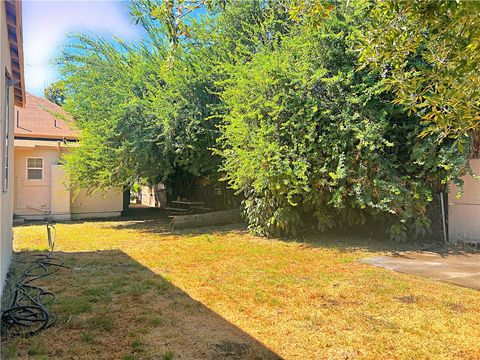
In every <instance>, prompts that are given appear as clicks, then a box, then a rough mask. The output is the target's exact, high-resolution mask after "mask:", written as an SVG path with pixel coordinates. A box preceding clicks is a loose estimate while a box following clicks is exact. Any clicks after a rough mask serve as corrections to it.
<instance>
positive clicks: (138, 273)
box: [2, 250, 280, 359]
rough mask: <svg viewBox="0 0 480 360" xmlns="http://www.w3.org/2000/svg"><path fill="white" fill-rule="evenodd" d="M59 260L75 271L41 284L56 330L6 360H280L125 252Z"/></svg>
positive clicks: (18, 345) (17, 345) (14, 345)
mask: <svg viewBox="0 0 480 360" xmlns="http://www.w3.org/2000/svg"><path fill="white" fill-rule="evenodd" d="M28 254H29V253H28V252H23V253H17V254H16V256H15V258H16V260H18V259H19V258H21V257H23V256H26V255H28ZM56 255H57V256H59V257H61V258H62V259H63V260H64V261H65V263H66V264H68V265H70V266H71V267H72V269H70V270H62V271H60V272H58V273H57V274H55V275H53V276H52V277H50V278H45V279H44V280H43V283H39V285H41V286H42V287H43V288H45V289H46V290H50V291H53V292H54V293H56V294H57V302H56V303H55V305H54V307H53V312H54V313H55V314H57V315H58V321H57V323H56V324H55V325H54V326H53V327H52V328H50V329H48V330H45V331H44V332H42V333H40V334H38V335H37V336H34V337H31V338H27V339H5V340H6V341H5V342H4V343H3V344H2V359H3V358H35V359H37V358H45V359H47V358H48V359H50V358H61V359H67V358H71V359H73V358H75V359H106V358H108V359H152V358H154V359H170V358H173V359H175V358H183V359H280V357H279V356H278V355H277V354H275V353H274V352H272V351H271V350H270V349H268V348H267V347H265V346H264V345H263V344H262V343H260V342H259V341H257V340H256V339H255V338H253V337H252V336H250V335H249V334H247V333H245V332H244V331H242V330H241V329H239V328H238V327H236V326H235V325H233V324H232V323H230V322H229V321H227V320H226V319H224V318H222V317H221V316H220V315H218V314H216V313H215V312H213V311H212V310H210V309H209V308H208V307H207V306H205V305H203V304H202V303H200V302H198V301H196V300H194V299H193V298H191V297H190V296H189V295H188V294H187V293H185V292H184V291H183V290H182V289H180V288H178V287H176V286H174V285H173V284H172V283H171V282H169V281H168V280H167V279H166V278H164V277H162V276H160V275H158V274H156V273H154V272H152V271H151V270H150V269H148V268H147V267H144V266H142V265H141V264H139V263H138V262H136V261H135V260H133V259H132V258H131V257H129V256H128V255H127V254H125V253H123V252H122V251H117V250H110V251H96V252H78V253H56Z"/></svg>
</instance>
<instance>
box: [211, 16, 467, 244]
mask: <svg viewBox="0 0 480 360" xmlns="http://www.w3.org/2000/svg"><path fill="white" fill-rule="evenodd" d="M356 16H359V15H352V14H350V13H349V12H348V11H346V10H342V9H340V8H337V10H336V11H334V12H333V13H332V16H331V17H330V18H328V19H325V20H324V21H323V23H322V25H321V27H320V28H319V29H317V28H311V27H308V26H305V25H301V24H300V25H299V26H297V27H295V28H292V30H291V32H290V33H289V34H288V35H287V36H283V35H280V34H272V41H271V44H269V45H268V46H264V47H263V48H262V49H261V50H260V51H257V52H256V53H255V54H252V58H251V61H249V62H241V63H235V64H234V65H230V64H228V65H227V66H226V67H225V68H226V69H227V71H228V72H229V75H230V76H229V77H228V80H226V81H224V83H223V84H222V85H223V86H224V91H223V92H222V93H221V97H222V100H223V102H224V104H225V107H226V110H225V114H224V117H223V125H222V128H221V129H222V135H221V137H220V140H219V145H218V146H219V153H220V154H221V155H222V157H223V159H224V161H223V168H222V169H223V171H224V172H225V173H226V174H227V175H226V178H227V179H228V181H229V183H230V184H231V186H232V187H233V188H234V189H236V190H238V191H239V192H242V193H243V194H244V196H245V210H246V216H247V219H248V223H249V225H250V228H251V229H252V230H253V231H255V232H256V233H259V234H263V235H279V234H290V233H295V231H296V230H297V229H298V228H299V227H301V226H304V225H305V222H306V220H307V219H312V218H313V219H314V220H315V222H316V223H317V225H318V227H319V228H320V229H328V228H332V227H339V226H352V225H357V224H363V223H364V222H365V220H366V219H367V218H374V219H376V220H377V221H380V220H381V221H382V222H383V223H385V224H386V225H387V226H386V227H387V230H388V231H389V233H390V235H391V236H392V238H398V239H400V238H405V237H406V236H407V231H408V230H412V233H410V234H408V235H412V234H413V235H420V234H422V233H423V232H424V231H425V229H426V228H427V227H428V224H429V220H428V218H427V216H426V206H427V204H428V203H429V202H430V201H431V200H432V193H433V192H434V191H440V190H442V189H443V188H444V187H445V184H447V183H448V182H449V181H451V180H454V179H455V178H457V176H458V175H459V174H461V173H462V172H463V171H464V168H463V164H464V154H460V153H458V151H457V149H456V147H455V146H454V145H455V144H454V142H453V141H451V142H449V141H448V140H445V141H444V142H442V143H438V142H435V141H433V139H431V138H429V137H424V138H420V137H419V135H420V134H421V133H422V131H423V130H424V126H423V125H422V123H421V121H420V120H419V118H417V117H416V116H414V115H412V116H407V115H406V114H405V113H403V112H402V111H401V109H400V108H399V107H397V106H395V105H393V104H392V103H391V95H390V94H388V93H386V92H384V90H383V89H384V88H383V86H381V85H382V78H381V77H380V75H379V74H377V73H374V72H368V71H366V70H363V71H357V67H358V65H357V53H356V52H354V51H353V50H351V47H350V44H349V40H348V38H349V35H350V34H351V33H352V30H353V29H354V28H355V26H356V24H357V21H359V20H358V19H359V18H358V17H356ZM272 44H273V45H272Z"/></svg>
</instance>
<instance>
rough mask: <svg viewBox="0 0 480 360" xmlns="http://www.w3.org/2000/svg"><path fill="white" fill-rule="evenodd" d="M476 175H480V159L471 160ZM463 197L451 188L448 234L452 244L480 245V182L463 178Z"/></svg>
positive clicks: (469, 177)
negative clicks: (468, 243) (458, 195)
mask: <svg viewBox="0 0 480 360" xmlns="http://www.w3.org/2000/svg"><path fill="white" fill-rule="evenodd" d="M470 164H471V166H472V169H473V173H474V174H475V175H480V159H472V160H470ZM463 180H464V188H463V195H462V196H461V197H459V198H457V188H456V187H455V185H452V186H451V189H450V194H449V196H448V233H449V239H450V241H452V242H474V243H480V181H479V180H475V179H474V178H473V177H472V176H470V175H468V176H465V177H464V178H463Z"/></svg>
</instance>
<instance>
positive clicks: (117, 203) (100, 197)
mask: <svg viewBox="0 0 480 360" xmlns="http://www.w3.org/2000/svg"><path fill="white" fill-rule="evenodd" d="M122 210H123V191H122V189H119V188H112V189H109V190H108V191H106V192H104V193H98V192H97V193H94V194H93V195H91V196H89V195H88V194H87V192H86V191H85V190H80V192H79V193H78V194H77V195H76V196H73V197H72V202H71V212H72V219H73V220H76V219H86V218H88V219H92V218H99V217H115V216H120V215H121V213H122Z"/></svg>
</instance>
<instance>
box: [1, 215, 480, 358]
mask: <svg viewBox="0 0 480 360" xmlns="http://www.w3.org/2000/svg"><path fill="white" fill-rule="evenodd" d="M140 225H141V226H140ZM157 230H158V231H157ZM57 231H58V247H59V249H61V250H62V252H60V253H59V254H58V255H59V256H61V257H62V259H63V260H64V261H65V262H66V263H67V264H68V265H71V266H72V269H68V270H67V269H64V270H62V271H60V272H59V273H57V274H55V275H54V276H52V277H51V278H48V279H45V283H44V285H45V286H46V287H47V288H48V289H49V290H52V291H53V292H55V293H56V294H57V298H58V300H57V304H56V305H55V306H54V310H55V312H56V313H57V314H58V316H59V321H58V322H57V324H56V325H55V326H53V327H52V328H51V329H48V330H46V331H45V332H43V333H42V334H40V335H39V336H38V337H36V338H30V339H13V340H8V341H6V342H5V343H4V344H2V345H3V346H2V356H3V357H2V358H9V357H10V358H12V357H13V358H15V356H16V357H18V358H20V359H37V358H41V357H45V358H53V359H55V358H58V359H63V358H75V359H77V358H78V359H95V360H96V359H103V358H112V359H151V358H159V359H176V358H185V359H191V358H199V357H200V358H205V359H210V358H215V356H217V358H222V357H228V356H230V357H232V358H239V359H249V360H250V359H255V358H259V359H278V357H281V358H285V359H302V360H303V359H323V358H327V359H328V358H331V359H337V358H362V359H363V358H364V359H375V360H376V359H412V358H413V359H432V358H435V359H480V344H479V343H478V338H477V336H476V334H478V333H480V322H479V321H478V319H479V317H478V314H479V313H480V296H479V293H478V292H477V291H474V290H470V289H466V288H461V287H457V286H454V285H451V284H445V283H440V282H436V281H433V280H430V279H425V278H420V277H415V276H410V275H406V274H400V273H395V272H391V271H387V270H384V269H379V268H373V267H371V266H368V265H366V264H362V263H359V262H358V260H359V259H361V258H365V257H368V256H377V255H379V254H384V253H385V250H379V249H380V248H381V247H382V246H379V244H378V243H375V242H373V241H364V242H360V244H359V243H356V242H355V240H354V239H353V240H352V239H342V238H340V239H335V238H327V239H324V238H322V239H320V240H318V241H317V240H315V239H313V238H312V239H306V240H302V241H282V240H278V239H263V238H259V237H255V236H252V235H250V234H248V233H245V232H244V231H236V230H221V229H218V230H215V231H211V232H210V233H208V234H197V233H195V232H184V233H173V234H170V233H168V232H166V230H165V229H164V228H163V225H162V223H161V222H156V223H151V222H149V223H145V224H139V222H135V223H133V222H124V221H100V222H84V223H72V224H57ZM40 233H41V227H37V226H25V227H17V228H15V248H16V251H19V250H28V249H30V248H31V246H34V245H35V244H37V243H38V241H39V240H38V239H39V234H40ZM35 339H37V340H35ZM29 349H31V350H29ZM33 353H35V355H33ZM199 354H200V355H199Z"/></svg>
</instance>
